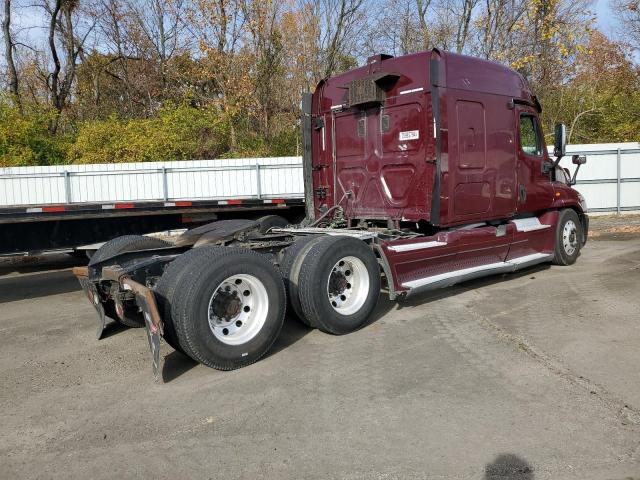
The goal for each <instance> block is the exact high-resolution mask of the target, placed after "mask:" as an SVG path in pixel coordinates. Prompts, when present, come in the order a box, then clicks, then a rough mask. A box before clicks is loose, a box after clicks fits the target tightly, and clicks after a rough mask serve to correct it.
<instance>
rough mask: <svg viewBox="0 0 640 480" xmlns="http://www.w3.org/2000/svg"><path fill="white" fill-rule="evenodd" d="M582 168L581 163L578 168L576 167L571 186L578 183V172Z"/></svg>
mask: <svg viewBox="0 0 640 480" xmlns="http://www.w3.org/2000/svg"><path fill="white" fill-rule="evenodd" d="M581 166H582V164H581V163H579V164H578V166H577V167H576V169H575V171H574V172H573V177H572V178H571V181H570V182H571V183H569V185H571V186H573V185H575V184H576V182H577V181H578V180H577V178H578V170H580V167H581Z"/></svg>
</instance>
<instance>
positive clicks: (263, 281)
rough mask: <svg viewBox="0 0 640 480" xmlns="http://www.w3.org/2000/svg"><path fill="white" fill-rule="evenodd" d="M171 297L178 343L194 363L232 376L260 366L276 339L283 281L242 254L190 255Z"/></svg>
mask: <svg viewBox="0 0 640 480" xmlns="http://www.w3.org/2000/svg"><path fill="white" fill-rule="evenodd" d="M184 255H187V256H188V257H189V261H188V262H187V263H186V264H185V266H184V267H183V268H184V272H183V274H182V275H181V276H180V281H179V282H178V283H177V286H176V288H175V291H174V292H173V298H172V304H171V318H172V320H173V323H174V326H175V331H176V333H177V337H178V342H179V344H180V346H181V347H182V348H183V350H184V351H185V353H187V355H189V356H190V357H191V358H193V359H194V360H196V361H198V362H200V363H203V364H204V365H207V366H209V367H212V368H216V369H218V370H233V369H236V368H240V367H244V366H246V365H249V364H251V363H254V362H256V361H257V360H259V359H260V358H261V357H262V356H263V355H264V354H265V353H266V352H267V351H268V350H269V348H271V345H273V342H274V341H275V339H276V338H277V336H278V334H279V333H280V330H281V329H282V324H283V322H284V314H285V309H286V295H285V289H284V284H283V282H282V277H281V276H280V273H279V272H278V270H277V269H276V268H275V267H274V266H273V264H271V262H269V260H268V259H267V258H266V257H264V256H262V255H260V254H259V253H256V252H253V251H251V250H247V249H244V248H232V247H225V248H207V249H204V248H202V249H195V250H191V251H189V252H187V253H185V254H184Z"/></svg>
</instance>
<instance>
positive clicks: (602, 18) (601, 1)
mask: <svg viewBox="0 0 640 480" xmlns="http://www.w3.org/2000/svg"><path fill="white" fill-rule="evenodd" d="M593 10H594V11H595V14H596V15H597V18H598V27H599V28H600V30H602V31H603V32H604V33H605V34H607V35H611V34H612V33H613V27H614V25H613V23H614V19H613V13H612V11H611V7H610V6H609V0H596V1H595V2H594V5H593Z"/></svg>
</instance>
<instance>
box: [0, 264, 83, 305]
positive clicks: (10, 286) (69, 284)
mask: <svg viewBox="0 0 640 480" xmlns="http://www.w3.org/2000/svg"><path fill="white" fill-rule="evenodd" d="M80 289H81V288H80V284H79V283H78V280H77V279H76V277H74V276H73V273H71V272H70V271H69V270H61V271H54V272H42V273H32V274H29V275H24V276H16V277H4V278H2V277H0V303H3V302H15V301H17V300H29V299H32V298H38V297H48V296H49V295H58V294H61V293H69V292H73V291H74V290H80Z"/></svg>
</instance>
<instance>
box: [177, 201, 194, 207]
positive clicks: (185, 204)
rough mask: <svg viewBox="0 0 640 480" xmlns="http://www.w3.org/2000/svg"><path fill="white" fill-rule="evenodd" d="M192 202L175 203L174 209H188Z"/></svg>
mask: <svg viewBox="0 0 640 480" xmlns="http://www.w3.org/2000/svg"><path fill="white" fill-rule="evenodd" d="M191 205H193V202H176V207H190V206H191Z"/></svg>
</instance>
